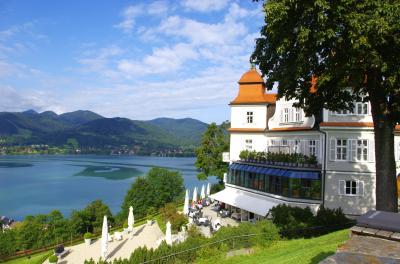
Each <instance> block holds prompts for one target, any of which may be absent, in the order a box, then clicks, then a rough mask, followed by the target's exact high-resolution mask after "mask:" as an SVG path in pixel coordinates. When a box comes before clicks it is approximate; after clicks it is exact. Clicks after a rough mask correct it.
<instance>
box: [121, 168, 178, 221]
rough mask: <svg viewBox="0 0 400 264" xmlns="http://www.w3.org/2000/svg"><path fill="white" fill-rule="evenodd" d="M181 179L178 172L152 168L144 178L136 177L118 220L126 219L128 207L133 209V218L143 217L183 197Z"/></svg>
mask: <svg viewBox="0 0 400 264" xmlns="http://www.w3.org/2000/svg"><path fill="white" fill-rule="evenodd" d="M183 191H184V186H183V177H182V175H181V173H180V172H178V171H170V170H166V169H162V168H152V169H151V170H150V171H149V172H148V173H147V174H146V175H145V176H144V177H138V178H137V179H136V180H135V181H134V182H133V183H132V186H131V188H130V189H129V190H128V192H127V193H126V195H125V198H124V202H123V204H122V207H121V209H122V210H121V214H120V218H121V219H125V218H127V217H128V212H129V207H130V206H132V207H133V213H134V215H135V217H137V218H142V217H145V216H146V214H147V213H149V212H150V211H151V212H154V210H155V209H159V208H161V207H163V206H164V205H165V204H166V203H170V202H173V201H175V200H177V199H179V198H182V197H183Z"/></svg>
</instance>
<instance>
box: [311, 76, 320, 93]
mask: <svg viewBox="0 0 400 264" xmlns="http://www.w3.org/2000/svg"><path fill="white" fill-rule="evenodd" d="M317 81H318V78H317V77H315V76H314V75H313V76H312V77H311V87H310V93H312V94H313V93H316V92H317Z"/></svg>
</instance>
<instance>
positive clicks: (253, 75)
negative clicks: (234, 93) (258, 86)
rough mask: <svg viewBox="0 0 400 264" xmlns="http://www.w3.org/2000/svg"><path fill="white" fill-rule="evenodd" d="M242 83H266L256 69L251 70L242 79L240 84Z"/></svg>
mask: <svg viewBox="0 0 400 264" xmlns="http://www.w3.org/2000/svg"><path fill="white" fill-rule="evenodd" d="M242 83H264V80H263V78H262V77H261V75H260V74H259V73H258V71H257V70H256V69H255V68H251V69H250V70H249V71H247V72H245V73H244V74H243V75H242V77H241V78H240V80H239V84H242Z"/></svg>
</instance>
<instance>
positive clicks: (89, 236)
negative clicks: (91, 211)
mask: <svg viewBox="0 0 400 264" xmlns="http://www.w3.org/2000/svg"><path fill="white" fill-rule="evenodd" d="M83 238H84V239H85V244H86V245H87V246H89V245H90V244H91V243H92V238H93V234H92V233H90V232H86V233H85V234H84V235H83Z"/></svg>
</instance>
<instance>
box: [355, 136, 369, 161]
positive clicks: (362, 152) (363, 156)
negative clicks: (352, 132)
mask: <svg viewBox="0 0 400 264" xmlns="http://www.w3.org/2000/svg"><path fill="white" fill-rule="evenodd" d="M357 160H358V161H367V160H368V140H367V139H357Z"/></svg>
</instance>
